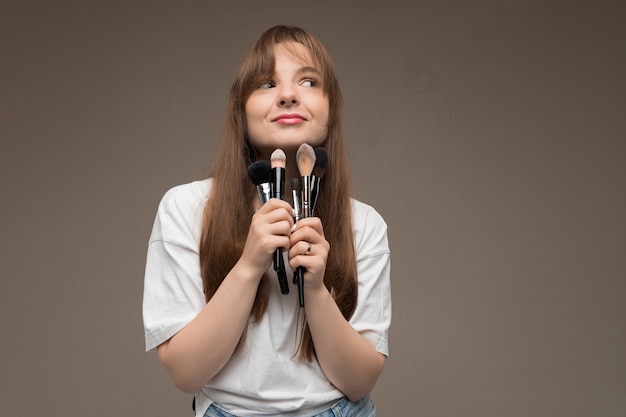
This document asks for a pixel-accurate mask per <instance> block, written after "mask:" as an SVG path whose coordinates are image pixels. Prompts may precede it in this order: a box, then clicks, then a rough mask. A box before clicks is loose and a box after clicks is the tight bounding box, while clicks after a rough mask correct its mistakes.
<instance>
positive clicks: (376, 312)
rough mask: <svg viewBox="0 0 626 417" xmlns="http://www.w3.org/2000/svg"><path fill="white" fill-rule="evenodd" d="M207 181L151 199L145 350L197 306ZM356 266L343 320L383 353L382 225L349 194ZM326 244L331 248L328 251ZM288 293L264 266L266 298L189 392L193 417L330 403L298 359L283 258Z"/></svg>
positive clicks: (293, 299)
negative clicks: (214, 370)
mask: <svg viewBox="0 0 626 417" xmlns="http://www.w3.org/2000/svg"><path fill="white" fill-rule="evenodd" d="M210 190H211V180H210V179H207V180H203V181H196V182H192V183H189V184H184V185H179V186H177V187H174V188H172V189H171V190H169V191H168V192H167V193H166V194H165V196H164V197H163V199H162V200H161V203H160V205H159V208H158V211H157V215H156V219H155V222H154V227H153V230H152V235H151V236H150V241H149V245H148V254H147V261H146V272H145V283H144V298H143V319H144V328H145V339H146V350H147V351H153V350H155V349H156V347H157V346H158V345H160V344H161V343H163V342H165V341H166V340H168V339H169V338H171V337H172V336H173V335H175V334H176V333H177V332H178V331H179V330H181V329H182V328H183V327H184V326H185V325H187V324H188V323H189V322H190V321H191V320H193V319H194V318H195V317H196V315H197V314H198V313H199V312H200V310H202V308H203V307H204V306H205V304H206V302H205V298H204V292H203V285H202V276H201V274H200V262H199V256H198V249H199V242H200V234H201V225H202V212H203V209H204V205H205V203H206V201H207V198H208V195H209V193H210ZM352 210H353V212H352V213H353V228H354V239H355V249H356V256H357V270H358V281H359V285H358V305H357V308H356V310H355V312H354V314H353V316H352V318H351V319H350V324H351V325H352V327H353V328H354V329H356V330H357V331H358V332H359V333H360V334H361V335H362V336H363V337H364V338H365V339H367V340H368V341H370V342H371V343H372V345H373V346H374V347H375V348H376V350H377V351H378V352H380V353H382V354H384V355H385V356H388V355H389V351H388V343H387V335H388V329H389V325H390V322H391V294H390V278H389V275H390V258H389V247H388V243H387V225H386V224H385V222H384V220H383V219H382V217H381V216H380V215H379V214H378V213H377V212H376V211H375V210H374V209H373V208H372V207H370V206H368V205H366V204H363V203H361V202H359V201H356V200H354V199H353V200H352ZM331 250H332V249H331ZM285 266H286V268H287V277H288V281H289V285H290V292H289V294H287V295H283V294H281V292H280V288H279V286H278V279H277V278H276V273H275V272H274V270H273V268H270V270H269V275H270V283H271V290H270V300H269V304H268V307H267V311H266V313H265V314H264V315H263V318H262V319H261V320H260V321H259V322H254V321H252V320H251V321H250V322H249V325H248V333H247V337H246V339H245V343H244V345H243V347H242V349H239V350H238V351H237V352H235V353H234V354H233V356H232V357H231V358H230V360H229V361H228V363H227V364H226V365H225V366H224V368H223V369H222V370H221V371H220V372H219V373H218V374H217V375H216V376H215V377H213V379H211V380H210V381H209V382H208V383H207V384H206V385H205V386H204V387H203V388H202V390H201V391H200V392H198V393H197V394H196V416H199V417H200V416H202V415H204V412H205V411H206V409H207V408H209V406H210V405H211V403H213V402H215V403H216V404H217V405H219V406H220V407H221V408H223V409H225V410H227V411H229V412H231V413H233V414H238V415H242V414H245V415H273V416H276V415H281V416H292V417H298V416H306V415H312V414H316V413H318V412H320V411H323V410H325V409H327V408H328V407H330V406H331V405H332V404H333V403H334V402H336V401H337V400H338V399H339V398H341V397H343V394H342V393H341V392H340V391H339V390H338V389H337V388H335V387H334V386H333V385H332V384H331V383H330V382H329V381H328V379H326V377H325V376H324V374H323V373H322V370H321V368H320V366H319V364H318V362H317V361H316V360H315V359H314V360H313V361H312V362H307V361H303V360H299V359H298V358H297V357H295V355H294V353H295V352H296V349H297V334H299V332H298V330H299V328H298V324H299V321H300V319H301V316H300V314H302V311H301V310H302V309H301V308H300V307H299V305H298V291H297V286H295V285H292V283H291V276H292V271H291V270H290V269H289V263H288V262H287V261H286V262H285Z"/></svg>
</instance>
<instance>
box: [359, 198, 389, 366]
mask: <svg viewBox="0 0 626 417" xmlns="http://www.w3.org/2000/svg"><path fill="white" fill-rule="evenodd" d="M353 223H354V235H355V250H356V256H357V273H358V281H359V285H358V288H359V295H358V304H357V308H356V310H355V312H354V314H353V315H352V317H351V319H350V324H351V325H352V327H354V329H355V330H357V331H358V332H359V333H360V334H361V335H362V336H363V337H364V338H365V339H367V340H368V341H370V342H371V343H372V344H373V345H374V347H375V348H376V350H377V351H378V352H380V353H382V354H383V355H385V356H389V346H388V345H389V344H388V333H389V326H390V325H391V282H390V279H391V278H390V274H391V259H390V252H389V244H388V241H387V224H386V223H385V221H384V220H383V218H382V217H381V216H380V214H378V212H376V211H375V210H374V209H373V208H372V207H370V206H368V205H366V204H363V203H360V202H358V201H356V200H353Z"/></svg>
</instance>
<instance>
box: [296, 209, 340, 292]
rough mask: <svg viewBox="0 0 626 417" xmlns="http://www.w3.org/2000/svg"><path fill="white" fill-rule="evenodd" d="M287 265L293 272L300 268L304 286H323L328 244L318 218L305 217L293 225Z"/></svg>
mask: <svg viewBox="0 0 626 417" xmlns="http://www.w3.org/2000/svg"><path fill="white" fill-rule="evenodd" d="M290 240H291V248H290V249H289V265H290V266H291V269H293V270H294V271H295V270H296V268H297V267H299V266H301V267H303V268H305V269H306V271H305V273H304V286H305V287H308V288H316V289H318V288H321V287H323V286H324V272H325V271H326V260H327V259H328V251H329V250H330V243H328V241H327V240H326V238H325V237H324V228H323V227H322V222H321V220H320V219H319V217H306V218H304V219H300V220H299V221H298V222H297V223H296V224H295V230H294V231H293V232H292V233H291V237H290Z"/></svg>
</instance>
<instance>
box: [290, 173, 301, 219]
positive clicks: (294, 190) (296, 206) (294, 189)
mask: <svg viewBox="0 0 626 417" xmlns="http://www.w3.org/2000/svg"><path fill="white" fill-rule="evenodd" d="M291 196H292V198H293V211H294V213H296V217H295V219H294V220H295V221H298V220H300V213H301V211H300V180H299V179H297V178H293V179H292V180H291Z"/></svg>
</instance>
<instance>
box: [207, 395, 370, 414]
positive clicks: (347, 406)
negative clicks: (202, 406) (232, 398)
mask: <svg viewBox="0 0 626 417" xmlns="http://www.w3.org/2000/svg"><path fill="white" fill-rule="evenodd" d="M204 417H238V416H236V415H234V414H230V413H228V412H226V411H224V410H222V409H221V408H219V407H217V406H216V405H215V404H211V406H210V407H209V409H208V410H207V411H206V413H204ZM311 417H376V407H374V404H373V403H372V400H371V399H370V397H365V398H363V399H361V400H359V401H357V402H352V401H350V400H349V399H347V398H346V397H343V398H342V399H341V400H339V401H338V402H337V403H335V404H334V405H333V406H332V407H330V408H329V409H328V410H326V411H322V412H321V413H319V414H315V415H314V416H311Z"/></svg>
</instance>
